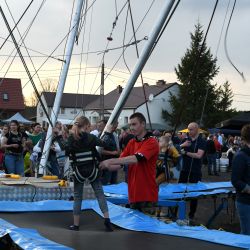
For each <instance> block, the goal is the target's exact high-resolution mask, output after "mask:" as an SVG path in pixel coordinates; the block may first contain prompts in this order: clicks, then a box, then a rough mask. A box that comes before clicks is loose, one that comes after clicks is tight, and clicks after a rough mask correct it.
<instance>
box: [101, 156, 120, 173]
mask: <svg viewBox="0 0 250 250" xmlns="http://www.w3.org/2000/svg"><path fill="white" fill-rule="evenodd" d="M111 160H112V159H111ZM99 167H100V169H101V170H105V169H107V170H109V171H117V170H119V169H121V168H122V167H121V165H111V162H110V160H105V161H102V162H100V164H99Z"/></svg>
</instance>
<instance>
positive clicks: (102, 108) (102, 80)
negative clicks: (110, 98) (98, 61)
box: [100, 62, 104, 120]
mask: <svg viewBox="0 0 250 250" xmlns="http://www.w3.org/2000/svg"><path fill="white" fill-rule="evenodd" d="M102 119H104V62H103V63H102V72H101V88H100V120H102Z"/></svg>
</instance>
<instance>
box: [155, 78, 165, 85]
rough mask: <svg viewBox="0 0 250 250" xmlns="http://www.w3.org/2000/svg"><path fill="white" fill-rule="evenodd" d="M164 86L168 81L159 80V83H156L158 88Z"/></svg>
mask: <svg viewBox="0 0 250 250" xmlns="http://www.w3.org/2000/svg"><path fill="white" fill-rule="evenodd" d="M163 85H166V81H165V80H163V79H162V80H158V81H157V82H156V86H163Z"/></svg>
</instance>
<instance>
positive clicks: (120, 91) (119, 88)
mask: <svg viewBox="0 0 250 250" xmlns="http://www.w3.org/2000/svg"><path fill="white" fill-rule="evenodd" d="M122 90H123V88H122V86H121V85H118V86H117V92H118V94H121V93H122Z"/></svg>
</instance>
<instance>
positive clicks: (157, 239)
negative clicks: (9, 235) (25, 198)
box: [0, 210, 242, 250]
mask: <svg viewBox="0 0 250 250" xmlns="http://www.w3.org/2000/svg"><path fill="white" fill-rule="evenodd" d="M0 217H1V218H2V219H4V220H6V221H8V222H10V223H12V224H14V225H16V226H18V227H24V228H33V229H36V230H38V232H39V233H40V234H41V235H42V236H44V237H46V238H47V239H50V240H52V241H55V242H57V243H60V244H63V245H65V246H68V247H71V248H74V249H77V250H82V249H88V250H92V249H93V250H102V249H103V250H104V249H105V250H106V249H109V250H117V249H119V250H125V249H126V250H127V249H130V250H133V249H138V250H139V249H143V250H158V249H168V250H176V249H180V250H181V249H183V250H184V249H185V250H188V249H190V250H191V249H192V250H194V249H202V250H209V249H211V250H214V249H216V250H226V249H228V250H229V249H242V248H236V247H230V246H225V245H220V244H214V243H210V242H207V241H202V240H196V239H190V238H184V237H176V236H168V235H162V234H152V233H146V232H135V231H130V230H125V229H122V228H119V227H115V226H114V232H105V230H104V225H103V218H101V217H100V216H99V215H98V214H96V213H95V212H94V211H92V210H87V211H86V210H85V211H83V212H82V214H81V227H80V231H70V230H68V226H69V225H71V224H72V220H73V218H72V212H26V213H0Z"/></svg>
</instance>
